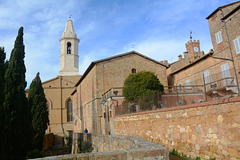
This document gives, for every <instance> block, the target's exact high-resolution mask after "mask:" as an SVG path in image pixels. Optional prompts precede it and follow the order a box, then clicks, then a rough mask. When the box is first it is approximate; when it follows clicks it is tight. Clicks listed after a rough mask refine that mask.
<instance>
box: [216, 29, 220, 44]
mask: <svg viewBox="0 0 240 160" xmlns="http://www.w3.org/2000/svg"><path fill="white" fill-rule="evenodd" d="M215 36H216V41H217V44H218V43H221V42H222V35H221V31H219V32H217V33H216V34H215Z"/></svg>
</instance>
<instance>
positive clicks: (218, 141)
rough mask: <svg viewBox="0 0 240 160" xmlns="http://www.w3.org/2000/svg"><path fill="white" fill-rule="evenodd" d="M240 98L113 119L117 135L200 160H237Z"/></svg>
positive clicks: (239, 147) (239, 130)
mask: <svg viewBox="0 0 240 160" xmlns="http://www.w3.org/2000/svg"><path fill="white" fill-rule="evenodd" d="M239 110H240V97H234V98H227V99H222V100H215V101H209V102H203V103H197V104H191V105H185V106H179V107H173V108H165V109H160V110H154V111H147V112H142V113H140V112H139V113H133V114H128V115H121V116H117V117H116V118H115V123H116V128H115V130H116V134H119V135H133V136H138V137H141V138H144V139H146V140H148V141H150V142H153V143H157V144H160V145H164V146H165V147H167V148H168V149H170V150H172V149H175V150H177V151H178V152H179V153H184V154H185V155H187V156H191V157H192V158H196V157H200V158H201V159H203V160H208V159H210V158H216V159H219V160H225V159H231V160H237V159H240V136H239V134H240V112H239Z"/></svg>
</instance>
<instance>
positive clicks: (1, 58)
mask: <svg viewBox="0 0 240 160" xmlns="http://www.w3.org/2000/svg"><path fill="white" fill-rule="evenodd" d="M5 58H6V53H5V52H4V48H2V47H0V137H1V138H2V141H4V139H5V138H4V136H5V134H4V128H5V127H4V125H5V123H4V113H3V102H4V81H5V80H4V75H5V70H6V68H5ZM3 144H4V143H0V155H2V154H3V153H2V151H3V147H4V146H3Z"/></svg>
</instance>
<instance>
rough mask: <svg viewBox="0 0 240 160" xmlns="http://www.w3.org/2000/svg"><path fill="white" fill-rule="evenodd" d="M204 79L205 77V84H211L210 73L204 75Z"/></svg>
mask: <svg viewBox="0 0 240 160" xmlns="http://www.w3.org/2000/svg"><path fill="white" fill-rule="evenodd" d="M203 77H204V81H205V84H208V83H210V77H209V72H208V71H207V72H204V73H203Z"/></svg>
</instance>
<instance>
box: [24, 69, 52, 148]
mask: <svg viewBox="0 0 240 160" xmlns="http://www.w3.org/2000/svg"><path fill="white" fill-rule="evenodd" d="M28 102H29V105H30V108H31V112H32V126H33V146H32V150H35V149H37V150H39V151H41V150H42V147H43V138H44V135H45V131H46V129H47V126H48V123H49V119H48V109H47V107H46V103H47V100H46V98H45V94H44V91H43V87H42V82H41V79H40V77H39V73H37V75H36V77H35V78H34V79H33V81H32V83H31V85H30V88H29V94H28Z"/></svg>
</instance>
